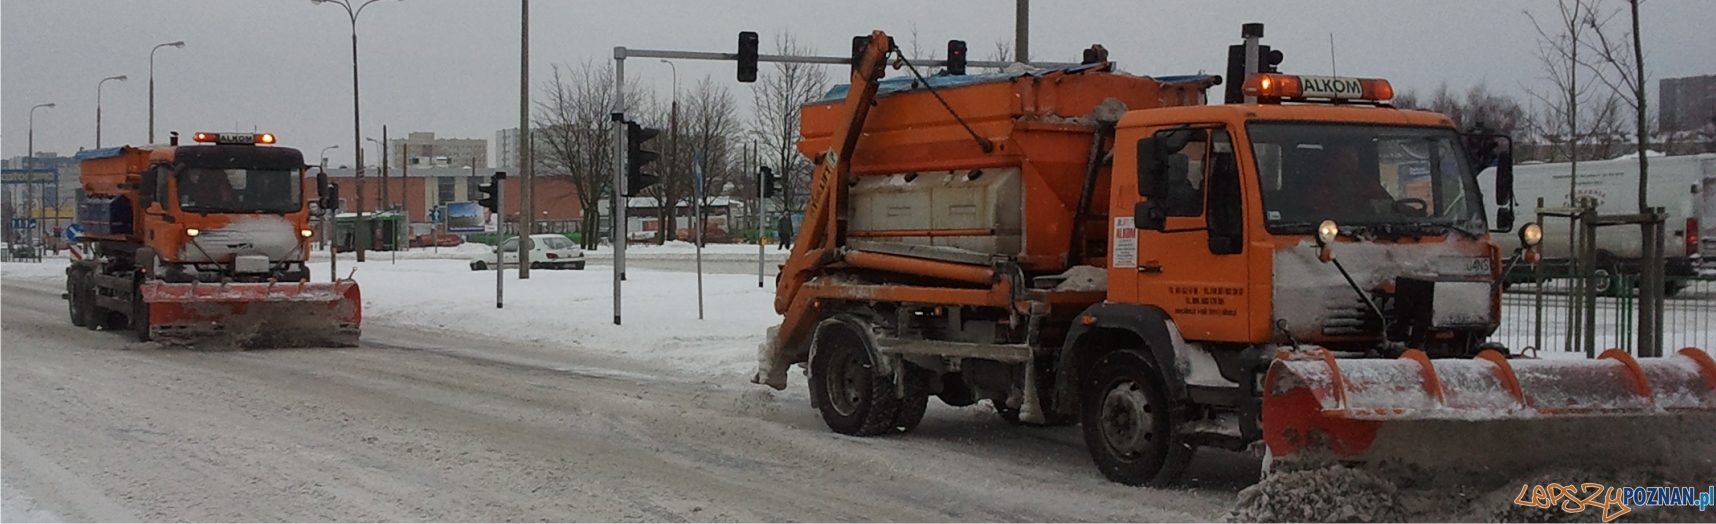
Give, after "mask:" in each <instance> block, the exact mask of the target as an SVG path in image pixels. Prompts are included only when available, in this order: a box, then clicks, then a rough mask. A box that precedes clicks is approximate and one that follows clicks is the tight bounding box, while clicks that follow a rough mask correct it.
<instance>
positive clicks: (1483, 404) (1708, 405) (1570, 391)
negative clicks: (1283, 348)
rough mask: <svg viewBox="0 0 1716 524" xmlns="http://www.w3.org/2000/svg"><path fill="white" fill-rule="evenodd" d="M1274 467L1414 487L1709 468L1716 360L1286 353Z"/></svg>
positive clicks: (1271, 432)
mask: <svg viewBox="0 0 1716 524" xmlns="http://www.w3.org/2000/svg"><path fill="white" fill-rule="evenodd" d="M1263 433H1264V435H1263V437H1264V443H1265V444H1267V445H1268V447H1269V454H1270V462H1271V467H1272V468H1285V469H1288V470H1292V469H1302V468H1305V467H1321V466H1324V465H1327V464H1329V463H1330V462H1337V463H1346V464H1349V465H1352V464H1357V465H1363V466H1365V467H1369V468H1371V469H1375V470H1380V471H1382V472H1384V473H1386V474H1388V475H1391V476H1393V477H1396V478H1402V477H1404V478H1406V479H1407V480H1411V481H1414V482H1432V483H1444V482H1453V483H1469V482H1477V483H1482V482H1484V481H1493V480H1496V479H1502V480H1505V479H1506V477H1509V476H1514V475H1517V474H1519V473H1520V472H1522V471H1532V470H1534V469H1538V468H1542V467H1546V466H1550V465H1556V466H1573V467H1640V466H1656V467H1661V468H1667V469H1685V468H1695V469H1702V468H1709V467H1710V466H1711V465H1710V464H1709V463H1708V462H1705V463H1701V464H1699V463H1696V462H1698V461H1697V460H1688V458H1689V457H1712V456H1716V363H1713V362H1712V360H1711V358H1710V355H1709V354H1707V353H1705V352H1703V351H1701V350H1698V349H1692V348H1687V349H1682V350H1680V351H1679V352H1678V353H1676V354H1674V355H1671V356H1668V357H1663V358H1649V359H1634V358H1633V357H1632V356H1630V355H1628V354H1626V353H1625V352H1622V351H1619V350H1609V351H1608V352H1605V353H1604V354H1603V355H1602V357H1600V358H1598V359H1596V360H1540V359H1512V360H1510V359H1507V358H1505V357H1503V356H1502V355H1501V354H1499V353H1495V352H1493V351H1486V352H1484V353H1483V354H1480V355H1479V357H1478V358H1474V359H1440V360H1434V361H1432V360H1430V359H1428V358H1426V357H1425V355H1424V354H1423V353H1422V352H1418V351H1408V352H1407V353H1406V355H1403V356H1402V357H1401V358H1398V359H1336V358H1334V357H1333V356H1332V355H1330V354H1329V353H1328V352H1326V351H1317V352H1313V353H1312V354H1308V355H1299V356H1296V357H1288V358H1280V359H1277V360H1276V361H1274V362H1273V363H1272V364H1271V365H1270V368H1269V373H1268V376H1267V377H1266V379H1265V383H1264V399H1263Z"/></svg>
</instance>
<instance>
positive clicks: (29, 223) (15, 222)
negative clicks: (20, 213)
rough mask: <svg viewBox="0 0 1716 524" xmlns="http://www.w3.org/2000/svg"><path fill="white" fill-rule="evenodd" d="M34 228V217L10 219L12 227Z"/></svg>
mask: <svg viewBox="0 0 1716 524" xmlns="http://www.w3.org/2000/svg"><path fill="white" fill-rule="evenodd" d="M35 228H36V219H34V218H14V219H12V229H35Z"/></svg>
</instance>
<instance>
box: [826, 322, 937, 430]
mask: <svg viewBox="0 0 1716 524" xmlns="http://www.w3.org/2000/svg"><path fill="white" fill-rule="evenodd" d="M815 344H816V348H815V352H814V355H813V356H812V357H811V360H810V394H811V396H812V397H813V401H814V402H815V403H816V405H817V407H818V409H820V410H821V411H822V421H823V422H826V423H827V424H828V429H832V430H834V432H835V433H840V434H843V435H855V436H868V435H880V434H882V433H888V432H891V431H894V430H895V429H896V428H898V427H899V426H898V423H899V422H900V419H899V418H898V417H899V411H900V404H901V402H900V399H899V398H897V397H895V396H894V381H893V378H892V377H890V376H888V375H878V374H877V373H876V368H877V366H876V363H875V362H873V361H872V360H871V356H870V355H871V353H870V351H869V350H868V349H867V348H865V347H864V342H863V341H862V340H861V339H860V338H859V337H858V335H857V334H856V333H853V332H852V331H850V330H849V329H845V328H828V329H824V330H823V331H822V332H820V333H817V335H816V342H815ZM914 425H915V424H914Z"/></svg>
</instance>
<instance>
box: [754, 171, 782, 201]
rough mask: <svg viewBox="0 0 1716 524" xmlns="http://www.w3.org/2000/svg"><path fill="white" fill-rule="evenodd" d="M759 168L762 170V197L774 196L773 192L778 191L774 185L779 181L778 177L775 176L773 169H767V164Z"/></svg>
mask: <svg viewBox="0 0 1716 524" xmlns="http://www.w3.org/2000/svg"><path fill="white" fill-rule="evenodd" d="M759 169H761V170H762V177H763V198H774V197H775V193H776V192H778V191H779V189H778V188H776V185H778V184H779V183H780V179H777V178H775V170H773V169H769V166H762V167H760V168H759Z"/></svg>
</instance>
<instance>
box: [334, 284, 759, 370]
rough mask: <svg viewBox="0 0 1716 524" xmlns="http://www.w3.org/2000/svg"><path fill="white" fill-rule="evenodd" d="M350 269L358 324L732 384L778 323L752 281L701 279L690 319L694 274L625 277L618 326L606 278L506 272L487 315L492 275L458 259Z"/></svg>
mask: <svg viewBox="0 0 1716 524" xmlns="http://www.w3.org/2000/svg"><path fill="white" fill-rule="evenodd" d="M349 267H351V266H343V265H342V266H341V272H342V273H344V272H345V271H347V270H348V268H349ZM356 267H357V268H358V270H357V273H356V275H355V276H354V278H356V279H357V281H358V284H359V285H360V286H361V287H362V289H363V298H364V309H363V312H364V318H365V321H381V322H387V323H392V324H402V325H408V326H421V327H425V328H433V329H445V330H454V331H462V332H468V333H476V334H480V335H492V336H495V337H497V338H502V339H518V340H528V341H532V342H539V343H546V344H552V345H560V346H568V347H577V348H580V349H584V350H590V351H597V352H603V353H610V354H617V355H621V356H626V357H629V358H637V359H643V360H649V361H651V362H654V363H657V364H663V365H666V366H668V367H671V368H674V369H681V370H685V371H687V372H691V373H697V374H703V375H718V374H727V375H735V376H736V378H732V381H734V382H740V381H743V380H744V379H745V378H748V377H749V373H750V372H751V371H753V370H754V368H755V362H756V360H755V355H756V354H755V351H756V348H757V345H758V344H760V343H762V342H763V340H764V339H763V337H764V333H765V332H766V331H767V329H768V327H769V326H771V325H774V324H776V323H778V322H780V316H779V315H776V314H775V312H774V288H773V287H772V286H770V287H766V288H759V287H757V277H756V275H725V274H706V275H704V276H703V288H704V304H703V305H704V318H703V319H702V320H699V319H698V318H697V316H698V311H697V309H698V304H697V275H696V274H695V273H688V272H680V271H649V270H642V269H630V270H628V271H627V272H626V277H627V280H626V281H625V283H624V287H623V294H622V315H623V316H622V320H623V325H620V326H615V325H614V323H613V319H614V310H613V308H614V299H613V290H614V287H613V272H611V271H608V270H585V271H532V272H531V273H530V280H519V279H518V273H517V272H516V271H514V270H509V271H507V272H506V277H505V278H506V280H505V286H506V287H505V294H504V305H505V307H504V308H503V309H496V308H495V274H494V272H493V271H471V270H470V266H469V265H468V264H466V263H465V262H464V261H462V260H405V259H401V260H400V261H399V263H397V264H389V263H386V262H385V261H382V260H377V259H371V261H370V262H367V263H364V264H359V265H357V266H356Z"/></svg>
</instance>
